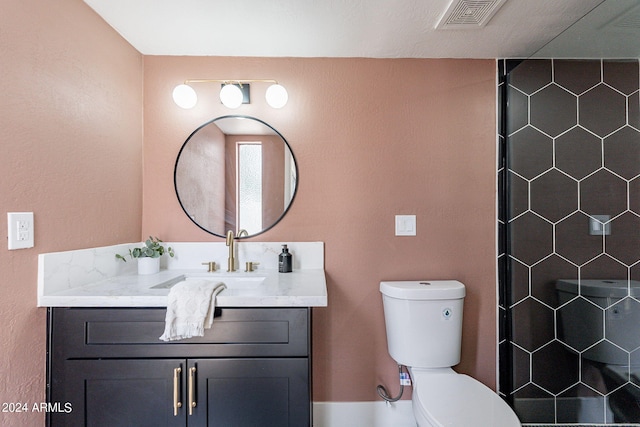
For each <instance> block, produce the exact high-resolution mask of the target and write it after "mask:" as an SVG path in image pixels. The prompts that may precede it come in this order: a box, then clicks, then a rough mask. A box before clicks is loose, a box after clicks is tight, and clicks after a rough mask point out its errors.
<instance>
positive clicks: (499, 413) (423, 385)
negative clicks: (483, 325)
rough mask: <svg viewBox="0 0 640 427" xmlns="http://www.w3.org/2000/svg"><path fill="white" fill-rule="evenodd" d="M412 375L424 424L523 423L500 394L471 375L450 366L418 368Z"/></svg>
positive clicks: (503, 426) (500, 426)
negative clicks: (461, 372) (457, 371)
mask: <svg viewBox="0 0 640 427" xmlns="http://www.w3.org/2000/svg"><path fill="white" fill-rule="evenodd" d="M411 376H412V378H413V383H414V390H413V412H414V415H415V417H416V420H417V421H418V425H419V426H420V427H423V426H434V427H472V426H491V427H519V426H520V421H519V420H518V417H516V415H515V413H514V412H513V410H512V409H511V407H509V405H507V403H506V402H505V401H504V400H502V398H500V396H498V394H496V393H495V392H493V391H492V390H491V389H490V388H488V387H486V386H485V385H483V384H482V383H480V382H479V381H477V380H475V379H473V378H471V377H469V376H468V375H464V374H458V373H456V372H455V371H454V370H452V369H450V368H442V369H415V368H414V369H411ZM427 423H428V424H427Z"/></svg>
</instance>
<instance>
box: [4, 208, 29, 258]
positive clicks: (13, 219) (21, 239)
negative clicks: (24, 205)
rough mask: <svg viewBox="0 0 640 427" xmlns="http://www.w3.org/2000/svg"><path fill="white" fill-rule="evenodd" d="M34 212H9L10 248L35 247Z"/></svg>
mask: <svg viewBox="0 0 640 427" xmlns="http://www.w3.org/2000/svg"><path fill="white" fill-rule="evenodd" d="M33 231H34V230H33V212H8V213H7V232H8V234H7V236H8V245H7V246H8V248H9V250H14V249H26V248H32V247H33Z"/></svg>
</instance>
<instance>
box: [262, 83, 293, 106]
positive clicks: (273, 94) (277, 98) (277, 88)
mask: <svg viewBox="0 0 640 427" xmlns="http://www.w3.org/2000/svg"><path fill="white" fill-rule="evenodd" d="M265 98H266V99H267V104H269V105H270V106H272V107H273V108H282V107H284V106H285V105H286V104H287V101H288V100H289V94H288V93H287V90H286V89H285V88H284V86H281V85H279V84H277V83H276V84H273V85H271V86H269V87H268V88H267V93H266V94H265Z"/></svg>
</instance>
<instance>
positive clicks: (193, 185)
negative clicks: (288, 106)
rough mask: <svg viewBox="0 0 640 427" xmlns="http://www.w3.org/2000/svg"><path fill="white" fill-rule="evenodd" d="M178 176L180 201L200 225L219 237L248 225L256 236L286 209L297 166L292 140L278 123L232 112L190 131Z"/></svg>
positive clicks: (180, 156) (178, 163) (293, 191)
mask: <svg viewBox="0 0 640 427" xmlns="http://www.w3.org/2000/svg"><path fill="white" fill-rule="evenodd" d="M173 177H174V185H175V190H176V195H177V197H178V201H179V202H180V206H181V207H182V209H183V210H184V212H185V213H186V214H187V216H188V217H189V218H190V219H191V221H193V222H194V223H195V224H196V225H197V226H198V227H200V228H201V229H203V230H204V231H206V232H208V233H210V234H213V235H215V236H219V237H225V236H226V234H227V231H228V230H233V231H234V233H235V234H236V235H238V234H239V233H240V231H241V230H246V231H247V237H251V236H256V235H258V234H260V233H263V232H265V231H267V230H268V229H270V228H271V227H273V226H274V225H276V224H277V223H278V222H279V221H280V220H281V219H282V218H283V217H284V215H285V214H286V213H287V211H288V210H289V208H290V206H291V203H292V202H293V199H294V197H295V194H296V191H297V184H298V168H297V165H296V161H295V157H294V156H293V152H292V151H291V147H290V146H289V143H288V142H287V140H286V139H285V138H284V137H283V136H282V135H281V134H280V133H279V132H278V131H277V130H276V129H275V128H274V127H273V126H271V125H269V124H268V123H266V122H264V121H262V120H260V119H257V118H255V117H250V116H238V115H230V116H222V117H218V118H215V119H213V120H211V121H209V122H207V123H205V124H203V125H202V126H200V127H198V128H197V129H196V130H195V131H193V132H192V133H191V135H189V137H188V138H187V140H186V141H185V142H184V144H183V145H182V147H181V148H180V151H179V153H178V157H177V159H176V165H175V169H174V175H173ZM243 235H244V233H243Z"/></svg>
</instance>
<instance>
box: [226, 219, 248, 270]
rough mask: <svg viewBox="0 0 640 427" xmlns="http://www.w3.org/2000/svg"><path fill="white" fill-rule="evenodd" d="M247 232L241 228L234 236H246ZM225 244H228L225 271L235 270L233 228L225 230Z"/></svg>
mask: <svg viewBox="0 0 640 427" xmlns="http://www.w3.org/2000/svg"><path fill="white" fill-rule="evenodd" d="M248 235H249V233H248V232H247V230H245V229H242V230H240V231H238V235H237V236H236V237H242V236H248ZM227 246H229V259H228V261H227V271H228V272H232V271H236V245H235V237H234V236H233V230H229V231H227Z"/></svg>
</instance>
